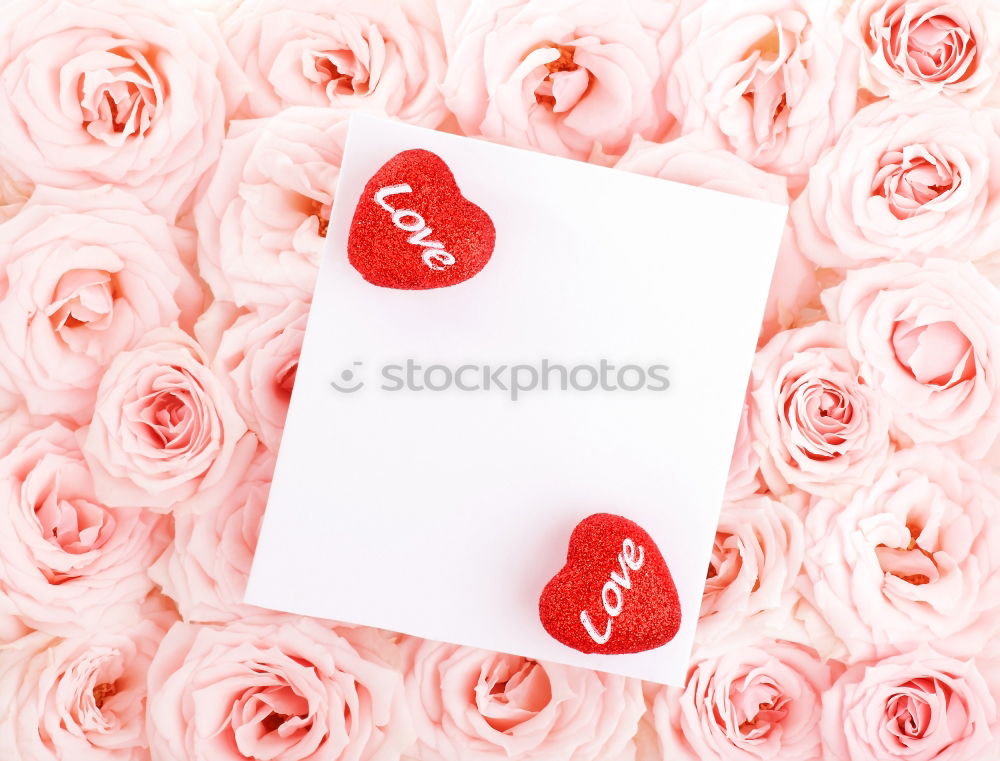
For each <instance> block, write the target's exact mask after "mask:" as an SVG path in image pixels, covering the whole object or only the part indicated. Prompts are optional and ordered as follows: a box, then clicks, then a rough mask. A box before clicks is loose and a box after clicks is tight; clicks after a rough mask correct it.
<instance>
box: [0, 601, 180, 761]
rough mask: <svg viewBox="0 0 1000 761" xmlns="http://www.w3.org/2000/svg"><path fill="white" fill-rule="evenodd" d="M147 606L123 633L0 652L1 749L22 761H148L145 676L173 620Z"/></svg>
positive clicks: (34, 637) (158, 606) (27, 643)
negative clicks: (3, 697)
mask: <svg viewBox="0 0 1000 761" xmlns="http://www.w3.org/2000/svg"><path fill="white" fill-rule="evenodd" d="M151 602H152V604H151V605H147V606H145V607H146V610H145V611H144V613H145V616H144V620H142V621H140V622H138V623H136V624H133V625H132V626H129V627H126V628H124V629H113V628H107V627H103V626H102V627H101V628H100V629H99V630H97V631H95V632H94V633H93V634H88V635H86V636H83V637H78V638H73V639H56V638H54V637H51V636H49V635H46V634H42V633H41V632H35V633H33V634H29V635H28V636H26V637H23V638H21V639H20V640H18V641H17V642H15V643H14V644H13V645H12V646H10V647H7V648H4V649H2V650H0V694H3V695H4V696H6V697H7V699H8V702H6V703H5V710H4V711H3V712H0V747H3V748H7V749H8V750H9V751H10V752H12V753H14V756H15V757H16V758H17V759H18V760H19V761H64V759H73V760H74V761H147V760H148V759H149V750H148V748H147V744H146V730H145V724H146V722H145V712H146V671H147V669H148V668H149V664H150V662H151V661H152V660H153V654H154V653H155V652H156V648H157V645H158V644H159V642H160V640H161V639H162V638H163V634H164V632H165V631H166V628H167V627H168V626H169V625H170V622H171V620H172V619H173V618H176V616H174V615H172V614H171V613H169V612H168V611H167V610H166V609H165V608H164V607H163V604H162V603H157V602H155V598H153V601H151ZM151 608H152V609H151Z"/></svg>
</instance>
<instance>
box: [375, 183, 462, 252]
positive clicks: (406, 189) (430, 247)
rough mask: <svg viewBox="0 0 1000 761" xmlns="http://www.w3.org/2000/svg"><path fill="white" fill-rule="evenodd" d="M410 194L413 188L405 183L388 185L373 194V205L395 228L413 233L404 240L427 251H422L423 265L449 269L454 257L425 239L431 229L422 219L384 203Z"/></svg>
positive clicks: (408, 211) (442, 245) (434, 241)
mask: <svg viewBox="0 0 1000 761" xmlns="http://www.w3.org/2000/svg"><path fill="white" fill-rule="evenodd" d="M412 192H413V188H411V187H410V186H409V185H407V184H406V183H403V184H402V185H390V186H389V187H387V188H382V189H381V190H380V191H379V192H378V193H376V194H375V203H377V204H378V205H379V206H381V207H382V208H383V209H385V210H386V211H387V212H389V214H391V215H392V223H393V224H394V225H396V227H398V228H399V229H400V230H403V231H405V232H409V233H413V235H411V236H410V237H409V238H407V239H406V242H407V243H409V244H410V245H413V246H424V247H425V248H426V249H427V250H425V251H424V255H423V256H422V257H420V258H421V259H422V260H423V262H424V264H426V265H427V266H428V267H430V268H431V269H432V270H443V269H444V268H445V267H450V266H451V265H453V264H454V263H455V257H454V256H452V255H451V254H449V253H448V252H447V251H445V250H444V243H441V242H440V241H436V240H428V239H427V238H428V236H429V235H430V234H431V228H429V227H428V226H427V222H426V221H424V218H423V217H422V216H420V215H419V214H418V213H417V212H415V211H412V210H411V209H394V208H393V207H391V206H390V205H389V204H387V203H386V201H385V199H386V198H388V197H389V196H394V195H396V194H397V193H412Z"/></svg>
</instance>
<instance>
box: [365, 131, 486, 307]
mask: <svg viewBox="0 0 1000 761" xmlns="http://www.w3.org/2000/svg"><path fill="white" fill-rule="evenodd" d="M495 243H496V230H495V228H494V227H493V220H491V219H490V216H489V214H487V213H486V212H485V211H483V210H482V209H481V208H479V207H478V206H476V204H474V203H472V202H471V201H469V200H468V199H466V198H465V197H464V196H463V195H462V193H461V191H460V190H459V188H458V185H457V184H456V183H455V176H454V175H453V174H452V173H451V170H450V169H449V168H448V165H447V164H446V163H445V162H444V160H443V159H442V158H441V157H440V156H438V155H436V154H434V153H431V152H430V151H425V150H422V149H414V150H409V151H403V152H402V153H398V154H396V155H395V156H393V157H392V158H391V159H389V160H388V161H387V162H386V163H385V164H384V165H383V166H382V168H381V169H379V170H378V171H377V172H376V173H375V175H374V176H373V177H372V178H371V179H370V180H369V181H368V184H367V185H365V189H364V192H363V193H362V194H361V200H359V201H358V207H357V209H355V211H354V219H352V220H351V230H350V234H349V235H348V237H347V256H348V260H349V261H350V263H351V265H352V266H353V267H354V269H356V270H357V271H358V272H360V273H361V276H362V277H363V278H364V279H365V280H367V281H368V282H369V283H372V284H374V285H378V286H382V287H384V288H401V289H405V290H423V289H427V288H444V287H446V286H449V285H455V284H457V283H461V282H463V281H465V280H468V279H469V278H470V277H472V276H473V275H475V274H476V273H478V272H479V271H480V270H481V269H482V268H483V267H485V266H486V262H488V261H489V259H490V256H491V255H492V254H493V246H494V244H495Z"/></svg>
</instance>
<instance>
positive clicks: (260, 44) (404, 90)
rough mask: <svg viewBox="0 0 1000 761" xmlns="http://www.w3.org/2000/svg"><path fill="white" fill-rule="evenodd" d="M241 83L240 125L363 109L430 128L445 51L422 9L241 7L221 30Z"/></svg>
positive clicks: (316, 2)
mask: <svg viewBox="0 0 1000 761" xmlns="http://www.w3.org/2000/svg"><path fill="white" fill-rule="evenodd" d="M222 33H223V35H224V36H225V38H226V42H227V43H228V45H229V49H230V50H231V51H232V52H233V55H234V56H235V58H236V60H237V62H238V63H239V65H240V66H241V67H242V68H243V71H244V72H245V73H246V74H247V77H248V79H249V80H250V90H249V94H248V95H247V100H246V103H245V105H244V108H243V109H242V110H243V112H244V115H246V116H272V115H274V114H276V113H278V111H281V110H282V109H283V108H287V107H288V106H318V107H329V106H334V107H335V108H368V109H374V110H375V111H377V112H378V113H386V114H391V115H393V116H396V117H398V118H400V119H402V120H403V121H407V122H414V123H416V124H423V125H425V126H427V127H436V126H437V125H438V124H440V123H441V120H442V119H444V117H445V114H446V113H447V112H446V110H445V107H444V100H443V98H442V96H441V93H440V91H439V87H438V86H439V83H440V82H441V78H442V77H443V76H444V68H445V61H444V45H443V43H442V41H441V30H440V27H439V25H438V23H437V19H436V17H435V14H434V9H433V7H432V6H431V5H430V4H429V3H428V2H425V0H408V1H407V2H403V3H399V2H392V1H391V0H291V1H289V0H243V2H242V3H240V5H239V6H238V7H237V8H236V10H235V11H234V12H233V13H232V14H231V15H230V16H229V17H228V18H227V19H226V20H225V21H224V22H223V25H222Z"/></svg>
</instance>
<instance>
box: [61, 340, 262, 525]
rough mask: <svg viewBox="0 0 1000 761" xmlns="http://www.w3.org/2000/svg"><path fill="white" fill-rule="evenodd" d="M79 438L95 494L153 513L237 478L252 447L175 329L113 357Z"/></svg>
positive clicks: (201, 361) (218, 386) (198, 356)
mask: <svg viewBox="0 0 1000 761" xmlns="http://www.w3.org/2000/svg"><path fill="white" fill-rule="evenodd" d="M80 439H81V441H82V442H83V452H84V455H85V456H86V458H87V464H88V465H89V466H90V470H91V472H92V473H93V474H94V488H95V490H96V492H97V494H98V496H99V497H100V499H102V500H103V501H104V502H105V503H106V504H108V505H112V506H127V505H146V506H148V507H151V508H154V509H156V510H160V511H166V510H169V509H170V508H171V507H172V506H173V505H174V504H175V503H177V502H180V501H181V500H186V499H189V498H191V497H193V496H194V495H195V494H197V493H198V492H199V491H207V490H209V489H213V488H216V487H218V488H223V486H222V485H223V484H226V483H227V482H228V481H235V479H238V478H239V475H240V474H241V473H242V472H243V471H244V469H245V468H246V465H247V463H248V462H249V458H250V457H251V456H252V455H253V452H254V449H255V448H256V446H257V440H256V438H255V437H254V435H253V434H252V433H250V432H248V430H247V427H246V423H244V422H243V419H242V418H241V417H240V416H239V413H238V412H237V411H236V408H235V406H234V405H233V402H232V400H231V399H230V398H229V396H228V394H227V393H226V390H225V387H224V386H223V385H222V382H221V381H220V380H219V379H218V378H216V377H215V375H214V374H213V373H212V371H211V370H209V368H208V367H207V366H206V364H205V356H204V354H203V352H202V350H201V348H200V347H199V346H198V345H197V344H196V343H195V342H194V341H193V340H192V339H191V338H190V337H188V336H187V335H186V334H185V333H182V332H181V331H179V330H177V329H175V328H161V329H159V330H155V331H153V332H151V333H150V334H149V335H147V336H146V338H145V339H144V340H143V342H142V343H141V344H140V345H139V346H138V347H137V348H135V349H133V350H132V351H128V352H123V353H121V354H119V355H118V356H117V357H115V359H114V361H113V362H112V363H111V366H110V367H109V368H108V370H107V372H106V373H105V374H104V377H103V378H102V379H101V384H100V386H99V387H98V390H97V405H96V408H95V411H94V419H93V421H92V422H91V423H90V425H89V426H88V427H87V428H84V429H83V430H82V431H81V432H80Z"/></svg>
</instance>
